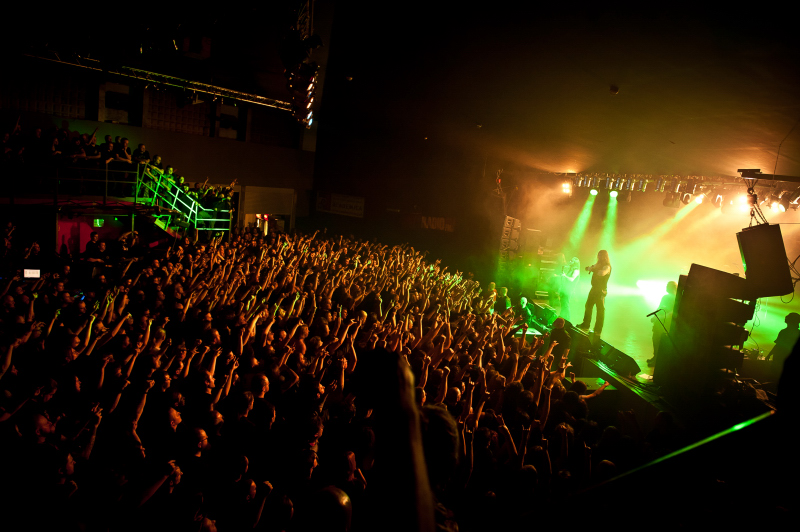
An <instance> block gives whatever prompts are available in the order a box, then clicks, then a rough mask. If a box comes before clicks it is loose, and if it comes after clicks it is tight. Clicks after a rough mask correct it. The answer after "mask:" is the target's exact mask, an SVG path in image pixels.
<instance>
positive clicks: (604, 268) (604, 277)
mask: <svg viewBox="0 0 800 532" xmlns="http://www.w3.org/2000/svg"><path fill="white" fill-rule="evenodd" d="M586 271H587V272H590V273H591V274H592V289H591V290H589V297H588V298H587V299H586V310H585V312H584V314H583V323H581V324H580V325H578V328H579V329H588V328H589V326H590V325H591V324H592V308H593V307H594V306H595V305H597V318H596V320H595V322H594V333H595V334H596V335H598V336H599V335H600V333H601V332H602V331H603V321H604V320H605V317H606V304H605V303H606V294H608V278H609V277H611V261H610V260H609V258H608V251H606V250H604V249H601V250H600V251H598V252H597V262H596V263H594V264H593V265H591V266H587V267H586Z"/></svg>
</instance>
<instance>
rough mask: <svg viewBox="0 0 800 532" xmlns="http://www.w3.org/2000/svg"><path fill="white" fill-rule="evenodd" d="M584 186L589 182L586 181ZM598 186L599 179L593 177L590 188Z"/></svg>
mask: <svg viewBox="0 0 800 532" xmlns="http://www.w3.org/2000/svg"><path fill="white" fill-rule="evenodd" d="M586 185H587V186H588V185H589V182H588V180H587V182H586ZM598 185H600V178H599V177H598V176H594V177H593V178H592V188H597V187H598Z"/></svg>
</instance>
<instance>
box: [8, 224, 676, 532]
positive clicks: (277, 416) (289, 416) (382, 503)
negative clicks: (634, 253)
mask: <svg viewBox="0 0 800 532" xmlns="http://www.w3.org/2000/svg"><path fill="white" fill-rule="evenodd" d="M14 233H15V231H14V227H13V226H12V225H11V224H8V225H7V226H6V227H5V228H4V237H5V243H6V245H5V246H4V249H3V258H2V270H3V273H2V276H3V279H2V280H0V294H2V296H1V297H0V299H1V300H2V308H1V309H0V363H1V365H0V390H2V396H0V441H2V448H3V449H4V457H5V459H4V460H3V461H2V465H0V479H2V480H0V485H2V490H3V493H2V494H0V496H2V500H3V501H4V505H3V506H4V509H3V513H4V516H3V518H2V519H3V522H4V523H7V524H9V525H10V528H9V530H11V529H22V528H24V529H39V528H45V527H47V528H52V527H55V528H56V529H58V530H88V531H93V530H111V531H116V530H123V531H124V530H143V529H156V530H161V529H171V530H221V531H225V530H244V529H256V530H265V531H295V530H342V531H344V530H354V531H369V530H452V531H455V530H465V531H470V530H485V529H486V528H487V527H493V528H499V529H505V528H506V527H510V526H516V525H520V524H522V525H524V524H525V523H528V526H527V528H530V527H531V526H532V524H533V523H541V522H542V518H543V517H542V516H543V515H545V514H546V513H547V511H548V505H549V504H551V503H552V502H553V501H556V500H563V499H564V498H565V497H568V496H569V495H570V494H573V493H575V492H577V491H579V490H583V489H585V488H588V487H590V486H593V485H596V484H598V483H600V482H603V481H605V480H607V479H609V478H612V477H613V476H615V475H617V474H619V473H621V472H624V471H626V470H630V469H631V468H634V467H636V466H638V465H641V464H643V463H645V462H646V461H648V460H651V459H653V458H654V457H657V456H660V455H663V454H665V453H667V452H669V451H672V450H675V449H676V448H678V447H679V445H680V443H681V442H680V441H679V440H680V439H681V435H680V432H679V431H678V430H677V428H676V426H675V424H674V422H672V419H671V417H670V416H669V415H668V414H666V413H662V414H660V415H659V416H658V418H657V420H656V428H655V429H654V430H653V431H652V432H650V433H648V434H644V433H643V432H642V430H640V428H639V426H638V424H637V423H636V418H635V416H634V414H633V413H632V412H620V413H619V415H618V422H617V423H616V424H614V425H612V426H607V425H601V424H598V423H597V422H596V421H594V420H593V416H592V415H591V414H590V406H591V405H592V404H593V401H596V399H595V398H596V397H597V395H598V393H599V392H598V391H593V392H591V393H590V392H589V390H587V388H586V385H585V384H583V383H582V382H581V381H580V380H577V381H576V380H575V379H574V375H570V373H571V370H572V368H571V367H570V364H569V363H568V362H567V360H568V357H569V338H568V336H566V337H565V336H563V335H561V336H559V335H558V334H556V333H555V332H554V334H553V335H552V336H547V335H545V336H538V335H534V334H526V333H532V330H529V329H528V323H526V319H524V318H523V315H526V314H527V315H528V316H529V315H530V311H529V310H528V312H527V313H525V312H520V309H519V308H517V307H514V306H512V305H511V304H510V302H509V301H508V300H507V299H506V298H505V297H504V294H503V292H502V291H501V292H500V293H501V294H502V295H503V297H498V291H497V290H495V288H494V285H493V283H490V284H488V285H487V286H486V287H482V286H481V284H480V283H479V282H477V281H476V280H474V279H472V277H471V275H469V274H462V273H461V272H458V271H449V269H448V268H447V267H446V266H445V265H443V264H442V263H441V262H439V261H431V260H428V259H427V258H426V254H424V253H422V252H420V251H418V250H415V249H414V248H413V247H410V246H409V245H407V244H406V245H401V246H388V245H382V244H380V243H376V242H369V241H358V240H354V239H352V238H345V237H341V236H335V237H334V236H329V235H327V234H326V233H325V232H316V233H314V234H305V235H302V234H276V233H269V234H267V235H260V234H257V233H255V232H250V230H248V229H245V230H243V231H241V232H237V233H236V234H232V235H230V237H229V238H226V239H225V240H226V241H223V240H222V239H221V238H218V239H212V240H211V241H209V242H206V243H201V242H196V241H191V240H190V239H189V238H184V239H182V240H178V241H177V242H176V245H174V246H173V247H172V248H170V249H158V248H150V247H149V246H144V245H141V244H140V243H138V242H137V241H136V239H137V236H136V235H135V234H129V235H125V237H124V238H123V239H121V240H120V241H119V242H111V243H104V242H98V241H97V239H96V238H93V240H92V241H91V242H90V243H89V245H88V246H87V250H86V253H85V255H84V256H83V257H82V258H80V259H77V258H76V260H74V261H72V260H69V259H67V258H65V257H59V256H58V255H56V254H50V255H48V254H47V253H45V252H44V251H42V250H40V249H38V246H36V249H35V250H34V249H33V246H32V245H30V243H27V245H26V243H20V244H19V245H18V242H17V239H16V238H15V234H14ZM106 244H108V246H106ZM101 247H102V251H99V248H101ZM32 267H36V268H38V269H39V277H33V278H26V277H25V276H24V273H23V272H24V271H25V270H26V269H28V268H32ZM559 340H560V341H559ZM600 391H602V389H601V390H600ZM566 518H567V519H569V517H568V516H566ZM15 527H21V528H15Z"/></svg>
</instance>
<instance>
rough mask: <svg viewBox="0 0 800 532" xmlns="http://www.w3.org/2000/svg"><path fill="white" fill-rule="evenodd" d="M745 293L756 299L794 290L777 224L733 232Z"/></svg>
mask: <svg viewBox="0 0 800 532" xmlns="http://www.w3.org/2000/svg"><path fill="white" fill-rule="evenodd" d="M736 239H737V240H738V241H739V251H740V252H741V254H742V265H743V266H744V275H745V278H746V279H747V284H748V285H749V286H748V290H749V291H750V292H751V293H752V294H753V296H754V297H755V298H762V297H769V296H784V295H786V294H791V293H792V292H793V291H794V287H793V285H792V274H791V272H790V271H789V262H788V260H787V258H786V247H785V246H784V244H783V236H782V235H781V227H780V226H779V225H769V224H761V225H756V226H754V227H747V228H745V229H742V231H741V232H740V233H736Z"/></svg>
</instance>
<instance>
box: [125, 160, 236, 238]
mask: <svg viewBox="0 0 800 532" xmlns="http://www.w3.org/2000/svg"><path fill="white" fill-rule="evenodd" d="M135 202H136V203H140V204H145V205H150V206H153V207H161V208H163V209H164V210H165V211H168V212H166V213H159V210H158V209H157V210H156V213H155V214H154V215H153V216H154V218H155V219H156V220H155V225H156V226H158V227H160V228H161V229H163V230H165V231H167V232H171V230H172V228H174V227H184V228H186V227H189V228H192V229H196V230H197V231H230V229H231V216H230V210H228V209H208V208H205V207H203V206H202V205H201V204H200V203H199V202H198V201H197V200H196V199H195V198H194V197H192V196H191V195H189V194H187V193H186V192H185V191H184V190H183V188H182V187H181V186H180V185H179V184H178V183H176V182H175V181H173V180H172V179H171V178H170V177H169V176H167V175H166V174H164V173H163V172H162V171H161V170H159V169H158V168H155V167H153V166H151V165H150V164H147V165H145V168H144V169H143V171H140V172H138V175H137V178H136V196H135Z"/></svg>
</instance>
